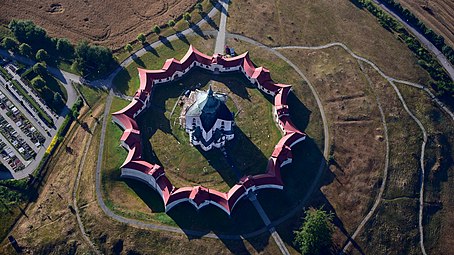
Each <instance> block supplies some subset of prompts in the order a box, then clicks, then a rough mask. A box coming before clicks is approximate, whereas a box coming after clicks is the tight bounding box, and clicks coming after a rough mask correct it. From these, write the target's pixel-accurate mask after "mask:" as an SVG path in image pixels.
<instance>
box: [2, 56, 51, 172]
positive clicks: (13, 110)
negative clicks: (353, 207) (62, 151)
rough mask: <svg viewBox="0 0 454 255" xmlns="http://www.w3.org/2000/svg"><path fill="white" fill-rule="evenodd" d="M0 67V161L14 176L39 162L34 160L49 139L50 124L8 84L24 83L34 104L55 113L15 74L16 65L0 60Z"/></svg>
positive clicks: (39, 158) (43, 149)
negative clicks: (14, 82) (34, 101)
mask: <svg viewBox="0 0 454 255" xmlns="http://www.w3.org/2000/svg"><path fill="white" fill-rule="evenodd" d="M0 66H1V68H2V72H1V73H0V163H1V164H2V165H4V166H5V167H6V169H7V170H8V171H10V173H11V174H13V175H14V173H17V172H19V171H22V170H24V169H25V168H27V167H29V166H30V167H35V166H37V165H38V164H37V163H36V161H37V162H39V161H40V160H41V159H42V157H43V155H44V152H45V151H46V148H47V146H48V145H49V144H50V142H51V140H52V136H51V134H50V131H52V130H51V129H52V127H49V125H46V124H45V123H44V121H43V120H42V119H41V118H40V117H39V115H38V112H37V111H36V110H35V109H33V107H31V106H30V102H28V101H27V100H25V98H24V95H21V94H20V93H19V91H18V90H17V88H15V87H14V86H13V85H12V84H11V83H12V81H13V80H15V81H16V82H17V84H20V86H23V87H22V88H23V91H25V92H26V93H28V96H30V98H31V99H32V100H35V99H36V100H37V101H36V103H37V105H38V106H39V107H42V110H43V111H44V112H46V113H49V115H50V116H51V117H52V118H53V119H54V118H56V114H55V113H53V112H51V111H50V109H49V108H48V107H47V106H45V105H44V104H43V101H42V99H39V98H37V95H36V94H34V93H32V90H31V88H29V87H27V85H25V83H24V82H23V81H22V80H21V77H20V75H19V74H18V73H15V71H18V68H17V67H16V66H15V65H14V64H13V63H11V62H10V61H8V60H5V59H0ZM33 162H34V164H32V163H33Z"/></svg>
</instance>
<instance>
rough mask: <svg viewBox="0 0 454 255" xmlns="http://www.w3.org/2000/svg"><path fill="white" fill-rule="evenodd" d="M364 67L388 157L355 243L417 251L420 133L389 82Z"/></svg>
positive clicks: (367, 248) (379, 250) (377, 250)
mask: <svg viewBox="0 0 454 255" xmlns="http://www.w3.org/2000/svg"><path fill="white" fill-rule="evenodd" d="M364 70H365V71H364V73H365V74H366V75H368V77H369V78H370V80H371V84H372V85H371V86H372V88H373V89H374V91H375V94H376V95H377V97H378V98H379V100H380V102H381V104H382V107H383V111H384V114H385V119H386V122H387V126H388V137H389V147H390V152H389V157H390V159H389V168H388V178H387V184H386V187H385V191H384V194H383V200H382V203H381V204H380V206H379V207H378V209H377V212H376V214H375V215H374V216H373V217H372V218H371V219H370V221H369V222H368V223H367V224H366V226H365V228H364V230H363V232H362V234H361V235H360V236H358V239H357V243H358V245H359V246H360V247H361V249H362V250H363V251H364V252H365V253H367V254H369V253H372V254H383V253H385V254H413V253H417V252H418V251H419V250H420V249H419V247H418V241H419V239H418V229H417V222H418V218H417V215H418V207H417V205H418V200H417V197H418V195H417V194H418V193H417V189H418V187H419V186H418V173H419V171H420V169H419V167H418V162H419V161H418V160H419V155H420V148H421V143H422V133H421V131H420V130H419V128H418V126H417V125H416V123H415V122H414V121H413V120H412V119H411V118H410V116H409V115H408V114H407V113H406V112H405V110H404V109H403V106H402V103H401V102H400V101H399V99H398V97H397V95H396V93H395V92H394V90H393V88H392V87H391V85H390V84H388V83H387V82H386V81H385V80H384V79H383V78H382V77H381V76H379V75H378V73H376V72H375V71H374V70H373V69H372V68H370V67H368V66H365V69H364ZM397 224H398V227H396V226H397ZM384 233H386V234H384Z"/></svg>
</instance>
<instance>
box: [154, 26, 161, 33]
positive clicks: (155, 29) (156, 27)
mask: <svg viewBox="0 0 454 255" xmlns="http://www.w3.org/2000/svg"><path fill="white" fill-rule="evenodd" d="M153 32H155V33H156V34H158V35H159V33H161V28H160V27H159V26H158V25H155V26H154V27H153Z"/></svg>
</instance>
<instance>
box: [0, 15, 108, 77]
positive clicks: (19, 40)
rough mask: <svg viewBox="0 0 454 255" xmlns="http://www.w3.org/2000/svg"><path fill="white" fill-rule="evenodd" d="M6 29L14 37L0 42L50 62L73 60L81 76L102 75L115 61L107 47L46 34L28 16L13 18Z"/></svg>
mask: <svg viewBox="0 0 454 255" xmlns="http://www.w3.org/2000/svg"><path fill="white" fill-rule="evenodd" d="M9 29H10V30H11V32H12V33H13V35H14V38H13V37H5V38H3V39H2V42H1V44H0V46H1V47H3V48H5V49H7V50H11V51H13V52H16V53H19V54H21V55H24V56H26V57H29V58H34V59H36V60H37V61H44V62H47V63H48V64H50V65H58V63H59V61H62V60H63V61H66V62H69V63H71V64H72V63H75V64H76V65H75V66H76V68H77V70H78V71H79V72H80V73H81V74H82V75H84V76H87V75H93V76H99V75H102V74H104V73H106V72H107V71H108V70H109V69H110V68H112V67H114V66H115V65H116V64H117V63H116V61H115V59H114V57H113V55H112V51H111V50H110V49H108V48H106V47H102V46H96V45H91V44H88V43H87V42H85V41H83V42H80V43H79V44H78V45H77V46H74V45H73V44H71V42H70V41H69V40H68V39H66V38H52V37H50V36H48V35H47V32H46V31H45V30H44V29H43V28H41V27H40V26H37V25H35V24H34V23H33V22H32V21H30V20H12V21H11V22H10V23H9Z"/></svg>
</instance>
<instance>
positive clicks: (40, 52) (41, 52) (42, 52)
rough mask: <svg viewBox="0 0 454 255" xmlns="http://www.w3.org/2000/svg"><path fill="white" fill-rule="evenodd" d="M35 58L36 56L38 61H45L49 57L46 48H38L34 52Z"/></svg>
mask: <svg viewBox="0 0 454 255" xmlns="http://www.w3.org/2000/svg"><path fill="white" fill-rule="evenodd" d="M35 58H36V60H38V61H42V62H46V60H47V59H48V58H49V55H48V54H47V51H46V50H44V49H39V50H38V51H37V52H36V56H35Z"/></svg>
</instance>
